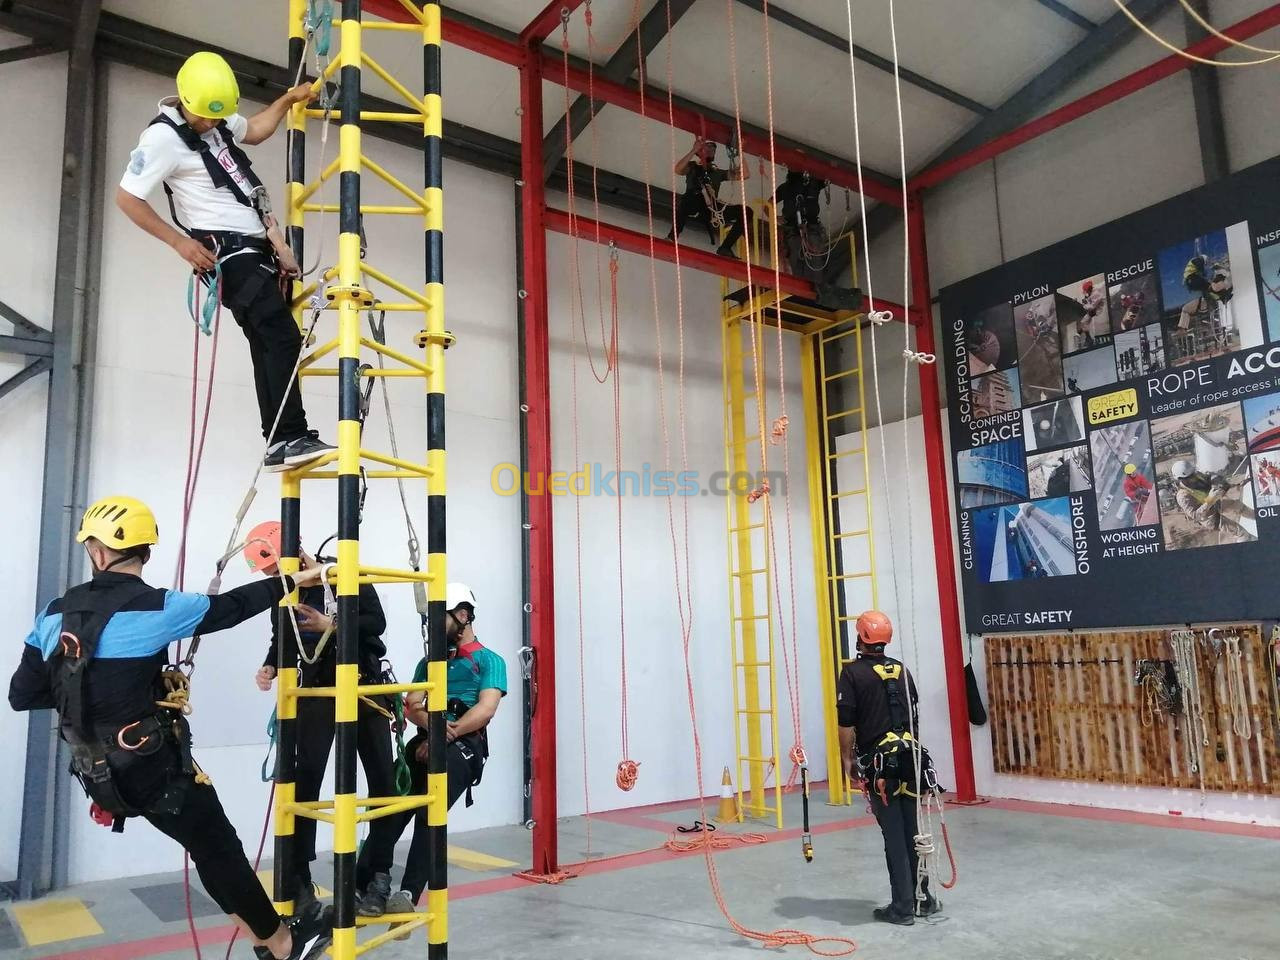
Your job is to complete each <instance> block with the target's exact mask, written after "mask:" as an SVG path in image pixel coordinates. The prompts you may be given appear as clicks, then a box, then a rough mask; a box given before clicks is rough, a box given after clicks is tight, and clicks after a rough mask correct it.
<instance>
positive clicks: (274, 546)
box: [244, 520, 280, 575]
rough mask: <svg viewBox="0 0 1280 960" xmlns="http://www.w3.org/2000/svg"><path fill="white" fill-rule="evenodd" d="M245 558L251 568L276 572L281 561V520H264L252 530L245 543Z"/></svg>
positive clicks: (271, 572) (261, 571)
mask: <svg viewBox="0 0 1280 960" xmlns="http://www.w3.org/2000/svg"><path fill="white" fill-rule="evenodd" d="M244 560H245V563H247V564H249V569H250V570H257V571H258V572H260V573H265V574H268V575H270V574H274V573H275V572H276V564H277V563H279V562H280V521H279V520H263V521H262V523H260V524H258V525H257V526H256V527H254V528H253V529H252V530H250V531H249V537H248V540H247V541H246V543H245V545H244Z"/></svg>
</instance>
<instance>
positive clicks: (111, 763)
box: [9, 496, 333, 960]
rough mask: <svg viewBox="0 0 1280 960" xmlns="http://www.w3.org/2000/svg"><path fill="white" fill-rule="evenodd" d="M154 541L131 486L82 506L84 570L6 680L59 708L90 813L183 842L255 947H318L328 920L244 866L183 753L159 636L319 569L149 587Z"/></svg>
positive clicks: (269, 954) (204, 782)
mask: <svg viewBox="0 0 1280 960" xmlns="http://www.w3.org/2000/svg"><path fill="white" fill-rule="evenodd" d="M158 540H159V533H158V531H157V528H156V519H155V515H154V514H152V512H151V510H150V509H149V508H148V507H147V506H146V504H144V503H142V502H141V501H139V500H135V499H134V498H133V497H123V496H116V497H105V498H103V499H101V500H99V501H97V502H96V503H94V504H92V505H90V507H89V509H88V510H86V511H85V513H84V517H83V519H82V520H81V521H80V530H79V533H77V534H76V542H77V543H82V544H84V547H85V552H86V553H87V554H88V556H89V562H90V564H91V565H92V567H93V579H91V580H90V581H89V582H88V583H82V584H80V585H79V586H75V587H72V588H71V589H70V590H68V591H67V592H66V593H65V594H64V595H63V596H61V597H58V598H57V599H54V600H52V601H50V602H49V604H48V605H47V606H45V607H44V609H42V610H41V611H40V613H39V614H37V616H36V621H35V626H33V627H32V629H31V632H30V633H29V634H28V635H27V639H26V645H25V646H24V647H23V651H22V660H21V662H20V663H19V665H18V669H17V671H16V672H15V673H14V674H13V678H12V680H10V682H9V705H10V706H11V707H12V708H13V709H14V710H56V711H57V713H58V721H59V733H60V735H61V737H62V739H63V740H64V741H66V743H67V745H68V747H69V748H70V753H71V770H72V773H73V774H74V775H75V776H76V778H77V779H78V780H79V781H80V785H81V786H82V787H83V788H84V791H85V793H86V794H87V795H88V797H89V799H90V800H91V801H92V802H93V806H92V807H91V810H90V812H91V814H92V816H93V817H94V819H95V820H97V821H98V822H99V823H102V824H103V825H104V826H105V825H111V826H112V828H113V829H114V830H115V831H116V832H121V831H123V830H124V825H125V821H126V820H127V819H129V818H131V817H142V818H144V819H145V820H147V821H149V822H150V823H151V825H152V826H154V827H155V828H156V829H157V830H159V831H160V832H162V833H164V834H166V835H168V836H170V837H172V838H173V839H174V840H176V841H178V843H180V844H181V845H182V847H183V849H184V850H186V851H187V852H188V853H189V854H190V855H191V861H192V862H193V863H194V864H195V867H196V873H198V874H199V876H200V881H201V882H202V883H203V884H204V888H205V890H206V891H208V893H209V896H210V897H212V898H213V900H214V902H215V903H217V904H218V906H219V907H220V908H221V909H222V911H223V912H224V913H226V914H227V915H228V916H230V917H231V919H232V920H234V921H235V923H236V925H237V926H239V927H240V928H241V929H243V930H245V931H246V932H247V933H248V934H249V936H251V937H252V938H253V941H254V943H255V944H256V945H257V946H255V947H254V951H255V953H256V955H257V956H258V957H259V958H260V960H271V958H275V960H314V958H317V957H319V956H320V955H321V954H323V953H324V950H325V948H326V947H327V946H328V944H329V941H330V938H331V936H332V929H333V924H332V920H331V917H330V915H329V914H328V912H327V911H323V910H321V909H320V908H319V905H316V907H315V909H313V910H311V911H310V912H308V913H306V914H302V913H298V914H296V915H295V916H293V917H291V918H289V919H283V918H281V917H280V916H279V915H277V913H276V911H275V908H274V907H273V906H272V904H271V900H270V898H269V897H268V896H267V894H266V892H265V891H264V890H263V889H262V884H260V883H259V882H258V877H257V875H256V874H255V873H254V871H253V867H252V866H250V865H249V860H248V858H247V857H246V856H245V853H244V847H243V846H242V845H241V843H240V838H239V837H238V836H236V831H235V827H233V826H232V825H231V821H230V820H229V819H227V815H226V812H225V811H224V810H223V809H222V804H221V803H220V802H219V800H218V794H217V792H216V791H215V790H214V788H213V783H212V781H210V779H209V777H208V776H207V775H206V774H205V773H204V772H203V771H202V770H201V769H200V767H199V765H198V764H197V763H196V762H195V760H194V759H193V758H192V755H191V728H190V726H189V725H188V724H187V719H186V714H187V713H188V712H189V709H190V708H189V707H188V705H187V699H188V697H189V695H190V687H189V682H188V679H187V675H186V674H184V673H183V672H182V670H181V669H180V668H178V667H170V666H169V665H168V664H169V652H168V651H169V645H170V644H173V643H178V642H180V641H182V640H183V639H185V638H187V637H192V636H195V637H198V636H201V635H202V634H207V633H213V632H215V631H218V630H227V629H229V628H231V627H234V626H236V625H237V624H239V623H242V622H244V621H245V620H248V619H250V618H252V617H255V616H257V615H258V614H260V613H263V612H264V611H266V610H269V609H270V608H271V607H273V606H275V605H276V604H278V603H279V602H280V601H281V599H283V597H284V595H285V593H287V592H289V591H292V590H294V589H297V588H299V587H309V586H311V585H313V584H315V583H318V582H319V580H320V569H319V568H318V567H307V568H305V569H303V570H302V571H300V572H299V573H295V574H293V575H292V576H287V577H272V578H271V579H270V580H262V581H259V582H256V583H248V584H245V585H244V586H242V587H236V588H235V589H234V590H228V591H227V592H226V593H223V594H218V595H205V594H203V593H180V592H178V591H175V590H163V589H159V588H157V587H152V586H148V585H147V584H146V583H144V582H143V580H142V568H143V565H144V564H145V563H146V562H147V561H148V560H149V559H150V558H151V547H152V546H153V545H154V544H155V543H157V542H158Z"/></svg>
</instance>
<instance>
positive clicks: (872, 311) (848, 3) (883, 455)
mask: <svg viewBox="0 0 1280 960" xmlns="http://www.w3.org/2000/svg"><path fill="white" fill-rule="evenodd" d="M895 14H896V11H895V8H894V0H889V29H890V39H891V42H892V47H893V78H894V95H895V101H896V110H897V121H898V163H899V170H900V180H901V183H902V211H903V221H904V223H903V241H902V242H903V251H902V277H903V295H904V299H909V298H910V293H911V236H910V223H909V221H908V220H907V216H906V214H907V202H908V197H907V171H906V137H905V133H904V124H903V118H902V83H901V76H900V69H899V60H898V35H897V20H896V16H895ZM845 24H846V28H847V30H848V48H849V86H850V92H851V94H852V98H853V137H854V162H855V164H856V166H857V170H858V203H859V206H860V209H861V215H862V249H863V262H864V264H865V266H866V271H865V275H866V290H867V303H868V307H869V310H868V313H867V319H868V320H869V321H870V327H871V337H870V341H871V364H872V369H871V373H872V376H871V381H872V395H873V397H874V399H875V409H876V421H877V423H878V425H879V431H880V437H879V441H880V471H881V477H882V479H883V482H884V490H885V497H886V501H887V503H886V505H887V507H888V509H887V511H886V512H887V515H888V524H887V526H888V531H889V555H890V557H891V558H892V559H893V560H894V563H895V571H894V577H893V596H894V603H895V606H896V609H897V611H898V620H899V622H900V623H901V622H902V621H903V619H904V617H905V619H906V621H907V622H908V623H909V625H910V626H909V629H908V630H907V631H906V632H905V633H906V637H908V638H909V639H910V643H909V644H908V645H907V647H906V650H907V658H906V659H909V660H910V661H911V663H912V665H913V666H914V667H916V668H918V666H919V659H920V657H919V645H918V644H917V642H916V617H915V613H916V611H915V606H916V604H915V577H914V576H913V575H912V573H911V570H910V564H911V562H912V559H913V557H912V556H911V548H912V544H913V542H914V538H913V533H914V530H913V523H912V511H911V510H910V509H909V508H908V509H907V510H906V511H904V512H905V514H906V522H907V551H908V556H907V564H908V569H907V584H908V586H907V606H906V608H905V610H904V607H903V603H902V591H901V589H900V587H899V579H900V578H899V576H898V575H897V570H896V559H897V543H896V536H895V524H894V513H895V511H894V509H893V504H892V493H891V491H892V490H893V489H894V487H893V484H892V483H891V482H890V479H889V466H888V462H889V456H888V444H887V441H886V439H885V429H886V428H885V426H884V414H883V404H882V400H881V396H880V371H879V353H878V349H877V344H876V328H877V327H880V326H883V325H884V324H885V323H887V322H889V321H890V320H891V319H893V315H892V313H890V312H889V311H887V310H877V309H876V304H875V290H874V284H873V281H872V276H871V256H870V245H871V240H870V236H869V233H868V227H867V201H866V192H865V189H864V184H863V177H862V134H861V125H860V123H859V117H858V83H857V67H856V58H855V56H854V41H853V3H852V0H845ZM920 306H921V311H922V315H923V316H924V317H925V322H931V319H930V318H929V316H928V314H929V304H928V303H925V304H923V305H920ZM903 320H904V322H903V325H902V326H903V346H902V358H903V361H902V362H903V378H902V446H903V466H904V474H903V475H904V478H905V479H904V483H906V484H909V483H910V478H911V475H912V458H911V442H910V441H911V437H910V429H909V422H908V419H907V415H906V413H907V399H908V391H909V385H910V371H911V365H912V364H913V363H916V364H920V363H933V362H935V360H936V357H934V356H933V355H931V354H926V353H920V352H917V351H916V350H914V349H912V342H911V324H910V321H909V318H908V317H904V318H903ZM864 455H865V454H864ZM907 497H908V499H909V498H910V489H909V487H908V489H907ZM872 564H873V570H874V564H875V559H874V557H873V558H872ZM914 672H915V673H918V672H919V671H918V669H917V670H915V671H914ZM907 696H908V700H909V699H910V688H909V687H908V691H907ZM907 713H908V722H909V724H910V731H911V739H912V746H911V750H912V760H913V764H912V765H913V767H914V769H915V778H916V784H915V786H916V791H915V792H916V811H917V819H918V820H919V818H920V817H921V814H922V813H926V816H925V822H926V825H928V824H929V823H931V821H930V819H929V818H928V816H927V812H926V811H925V810H924V800H923V796H922V794H923V793H924V792H925V791H922V790H921V769H920V768H921V746H920V738H919V736H918V735H917V729H916V728H917V723H916V710H915V709H914V708H909V709H908V711H907ZM929 792H930V793H932V790H930V791H929ZM917 843H918V844H921V843H925V844H927V845H928V846H929V848H930V849H932V837H931V836H928V835H927V833H926V834H922V835H921V837H918V838H917ZM927 877H928V857H927V856H921V857H920V859H919V867H918V869H917V875H916V900H917V902H922V901H923V900H924V899H925V894H924V881H925V879H926V878H927Z"/></svg>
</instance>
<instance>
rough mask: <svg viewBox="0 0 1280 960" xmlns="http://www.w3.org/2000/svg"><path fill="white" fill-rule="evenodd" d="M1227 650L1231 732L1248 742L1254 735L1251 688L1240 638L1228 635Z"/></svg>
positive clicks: (1235, 635)
mask: <svg viewBox="0 0 1280 960" xmlns="http://www.w3.org/2000/svg"><path fill="white" fill-rule="evenodd" d="M1226 648H1227V703H1228V705H1229V706H1230V708H1231V730H1232V732H1233V733H1235V735H1236V736H1237V737H1241V738H1243V739H1245V740H1248V739H1249V737H1250V736H1251V735H1252V734H1253V727H1252V725H1251V724H1250V717H1249V687H1248V685H1247V684H1246V683H1245V679H1244V651H1242V650H1241V649H1240V636H1239V635H1238V634H1234V633H1232V634H1228V636H1227V638H1226Z"/></svg>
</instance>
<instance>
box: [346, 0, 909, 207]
mask: <svg viewBox="0 0 1280 960" xmlns="http://www.w3.org/2000/svg"><path fill="white" fill-rule="evenodd" d="M578 2H581V0H577V2H568V3H559V4H555V3H553V4H552V5H551V7H548V8H547V10H551V8H552V7H554V8H555V9H554V14H555V21H556V22H557V23H558V22H559V18H560V9H561V7H563V6H568V7H570V8H573V7H575V6H577V5H578ZM364 9H365V10H366V12H368V13H371V14H374V15H375V16H379V17H382V18H384V19H386V20H394V21H398V22H401V23H411V22H412V18H411V17H410V15H409V13H408V11H407V10H405V8H404V7H403V6H401V5H400V3H399V2H398V0H364ZM546 14H547V11H543V14H542V15H540V17H539V19H541V17H542V16H544V15H546ZM535 22H537V21H535ZM440 29H441V33H442V35H443V38H444V40H445V42H446V43H453V44H457V45H458V46H460V47H463V48H464V49H467V50H471V51H472V52H474V53H479V54H481V55H483V56H486V57H491V58H492V59H494V60H498V61H501V62H502V63H506V64H509V65H511V66H513V67H519V66H520V65H521V64H523V63H524V47H523V46H522V45H521V44H519V43H514V42H512V41H510V40H506V39H504V38H502V37H496V36H494V35H493V34H491V33H488V32H487V31H485V30H481V29H479V28H478V27H474V26H471V25H470V24H465V23H459V22H458V21H456V20H453V19H451V18H449V17H448V16H445V17H443V19H442V20H441V28H440ZM526 29H527V28H526ZM553 29H554V24H553ZM538 42H539V44H540V43H541V41H540V40H539V41H538ZM541 54H542V72H543V78H544V79H545V80H549V81H552V82H554V83H560V84H563V83H564V81H565V71H564V61H563V59H561V58H558V57H556V56H554V55H552V54H550V53H548V52H547V51H545V50H543V51H541ZM568 86H569V88H570V89H572V90H575V91H577V92H578V93H584V94H585V93H587V92H588V90H591V91H593V92H594V94H595V99H597V100H600V101H603V102H605V103H611V104H613V105H614V106H616V107H621V108H622V109H624V110H630V111H631V112H632V113H638V114H642V115H644V116H646V117H650V118H652V119H654V120H657V121H658V122H659V123H661V122H663V121H669V122H670V124H671V126H673V127H678V128H679V129H681V130H686V131H688V132H690V133H693V134H696V135H698V136H705V137H708V138H710V139H713V140H716V141H719V142H720V143H728V142H729V141H730V140H732V139H733V135H734V131H733V130H732V129H731V128H730V126H729V125H728V124H726V123H719V122H717V121H714V120H709V119H707V118H706V117H704V116H703V115H702V114H700V113H698V112H697V111H696V110H689V109H686V108H684V107H678V106H675V107H673V108H672V109H671V110H670V111H668V109H667V103H666V99H665V98H660V99H655V98H653V97H645V98H644V104H643V106H642V105H641V95H640V91H639V90H638V89H632V88H631V87H628V86H626V85H625V84H621V83H616V82H614V81H612V80H609V79H607V78H606V77H604V76H603V75H602V74H601V73H600V72H598V71H597V72H596V74H595V76H594V78H593V77H591V76H589V75H588V73H587V71H586V70H583V69H580V68H578V67H575V66H573V64H570V65H569V83H568ZM742 147H743V149H744V150H746V151H748V152H749V153H752V154H754V155H756V156H759V157H768V156H769V138H768V137H762V136H757V135H753V134H750V133H747V132H746V131H744V132H743V137H742ZM773 155H774V156H775V157H776V158H777V160H778V162H779V163H781V164H784V165H785V166H787V167H789V168H791V169H794V170H808V171H809V173H811V174H813V175H814V176H815V177H821V178H822V179H824V180H830V181H831V182H832V183H834V184H836V185H838V186H841V187H848V188H849V189H850V190H857V189H858V171H857V170H856V169H852V168H850V167H846V166H838V165H836V164H833V163H827V162H826V161H823V160H819V159H816V158H814V157H811V156H809V154H807V153H805V152H804V151H803V150H797V149H794V148H790V147H782V146H777V145H775V147H774V151H773ZM863 189H865V191H866V194H867V196H868V197H870V198H872V199H874V200H879V201H881V202H882V203H888V204H891V205H893V206H895V207H901V206H902V194H901V191H900V190H899V189H898V188H896V187H893V186H891V185H886V184H884V183H881V182H879V181H876V180H869V179H867V180H865V183H864V187H863Z"/></svg>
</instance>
